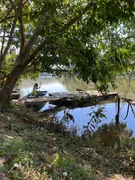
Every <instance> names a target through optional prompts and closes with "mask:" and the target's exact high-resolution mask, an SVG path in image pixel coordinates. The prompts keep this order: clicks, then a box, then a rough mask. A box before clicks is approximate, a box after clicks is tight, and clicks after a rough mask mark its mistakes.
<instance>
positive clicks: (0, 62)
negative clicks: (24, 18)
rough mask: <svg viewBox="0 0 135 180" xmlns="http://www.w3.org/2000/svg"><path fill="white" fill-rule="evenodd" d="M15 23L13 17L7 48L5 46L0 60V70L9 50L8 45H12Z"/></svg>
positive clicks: (15, 19)
mask: <svg viewBox="0 0 135 180" xmlns="http://www.w3.org/2000/svg"><path fill="white" fill-rule="evenodd" d="M16 21H17V16H15V18H14V21H13V24H12V28H11V31H10V36H9V40H8V43H7V46H6V48H5V50H4V52H3V55H2V56H1V58H0V69H1V66H2V63H3V61H4V59H5V56H6V54H7V52H8V50H9V48H10V45H11V43H12V36H13V33H14V29H15V25H16Z"/></svg>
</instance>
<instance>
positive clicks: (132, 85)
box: [21, 76, 135, 135]
mask: <svg viewBox="0 0 135 180" xmlns="http://www.w3.org/2000/svg"><path fill="white" fill-rule="evenodd" d="M34 83H38V85H39V87H40V90H47V91H48V92H73V91H75V90H76V89H77V88H79V89H82V90H85V91H86V90H94V85H93V84H92V83H91V84H86V83H85V82H83V81H81V80H78V79H77V78H76V77H74V78H69V77H64V76H63V77H62V78H54V77H48V76H46V77H44V76H41V77H40V78H38V79H36V80H35V81H34V80H23V82H22V83H21V96H25V95H27V94H28V93H30V92H31V91H32V88H33V85H34ZM116 84H117V86H118V87H117V89H115V90H113V89H111V88H110V91H116V92H118V93H119V94H120V95H121V96H122V97H127V98H130V99H132V100H135V78H132V79H130V81H129V78H128V77H124V76H123V77H122V76H121V77H118V78H116ZM99 106H101V107H104V108H105V109H104V114H105V115H106V118H101V122H100V123H98V124H96V125H94V126H95V129H97V128H98V127H99V126H101V125H103V124H109V123H110V122H115V115H116V111H117V107H116V103H115V102H101V104H100V105H97V106H91V107H84V108H75V109H70V110H68V109H67V111H68V113H70V114H71V115H72V116H73V117H74V122H73V121H69V122H66V123H65V126H66V127H68V128H69V127H70V128H71V127H72V129H74V128H76V129H77V133H78V134H81V133H82V132H83V131H84V128H83V127H84V126H86V125H87V124H88V122H89V120H90V119H91V117H90V116H89V115H88V114H89V113H91V112H93V111H97V109H98V108H99ZM127 109H128V104H127V103H121V108H120V121H121V122H122V123H126V126H127V128H128V129H131V130H133V135H135V117H134V114H133V112H132V110H131V108H129V113H128V116H127V118H126V120H124V118H125V116H126V114H127ZM133 110H134V111H135V107H134V106H133ZM64 114H65V111H60V112H58V113H57V114H56V117H57V118H58V119H59V120H62V119H63V117H64Z"/></svg>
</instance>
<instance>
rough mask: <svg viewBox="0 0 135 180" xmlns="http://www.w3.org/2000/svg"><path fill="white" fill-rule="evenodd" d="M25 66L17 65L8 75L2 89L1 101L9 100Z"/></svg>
mask: <svg viewBox="0 0 135 180" xmlns="http://www.w3.org/2000/svg"><path fill="white" fill-rule="evenodd" d="M24 70H25V67H24V66H21V65H16V66H15V67H14V68H13V69H12V71H11V72H10V74H9V75H8V77H7V80H6V83H5V85H4V87H3V88H2V90H1V91H0V101H9V100H10V98H11V93H12V91H13V89H14V87H15V84H16V82H17V81H18V79H19V78H20V76H21V75H22V73H23V72H24Z"/></svg>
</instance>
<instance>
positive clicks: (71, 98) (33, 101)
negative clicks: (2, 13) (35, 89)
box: [21, 91, 118, 107]
mask: <svg viewBox="0 0 135 180" xmlns="http://www.w3.org/2000/svg"><path fill="white" fill-rule="evenodd" d="M117 95H118V93H117V92H109V93H108V94H102V93H99V92H98V91H86V92H78V91H76V92H58V93H48V96H47V95H45V96H42V97H38V98H36V97H33V98H26V97H25V98H23V99H21V102H22V103H24V104H25V105H27V106H36V105H41V104H45V103H46V102H49V103H50V104H53V105H57V106H58V107H60V106H80V107H81V106H85V105H86V104H89V105H93V104H94V103H95V102H98V101H102V100H107V99H108V100H109V99H114V98H115V97H116V96H117Z"/></svg>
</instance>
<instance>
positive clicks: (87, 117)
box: [55, 102, 135, 136]
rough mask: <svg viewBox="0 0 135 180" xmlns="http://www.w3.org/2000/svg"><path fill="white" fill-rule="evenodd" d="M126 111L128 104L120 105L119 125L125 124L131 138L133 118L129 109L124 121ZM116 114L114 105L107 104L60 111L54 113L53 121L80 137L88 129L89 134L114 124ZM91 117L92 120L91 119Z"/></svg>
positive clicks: (134, 129) (134, 124)
mask: <svg viewBox="0 0 135 180" xmlns="http://www.w3.org/2000/svg"><path fill="white" fill-rule="evenodd" d="M100 109H102V111H101V112H100V113H101V114H100V115H101V116H99V117H98V118H97V119H96V118H95V117H94V113H97V112H98V111H99V110H100ZM127 109H128V104H127V103H124V104H123V103H121V105H120V123H123V124H126V126H127V129H129V130H132V131H133V136H135V118H134V115H133V113H132V110H131V109H129V112H128V116H127V118H126V119H125V120H124V118H125V116H126V114H127ZM93 112H94V113H93ZM116 112H117V107H116V103H114V102H112V103H110V102H109V103H106V104H100V105H96V106H89V107H84V108H75V109H66V110H62V111H60V112H57V113H56V119H55V120H56V121H57V123H58V122H59V123H62V124H63V125H64V126H65V127H66V128H67V129H68V130H69V131H70V132H72V131H74V132H76V134H77V135H79V136H82V135H83V133H84V131H86V130H87V129H89V131H90V132H93V131H97V130H98V129H99V127H101V126H102V125H109V124H115V115H116ZM104 115H105V116H104ZM92 117H94V118H93V119H92Z"/></svg>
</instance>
